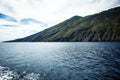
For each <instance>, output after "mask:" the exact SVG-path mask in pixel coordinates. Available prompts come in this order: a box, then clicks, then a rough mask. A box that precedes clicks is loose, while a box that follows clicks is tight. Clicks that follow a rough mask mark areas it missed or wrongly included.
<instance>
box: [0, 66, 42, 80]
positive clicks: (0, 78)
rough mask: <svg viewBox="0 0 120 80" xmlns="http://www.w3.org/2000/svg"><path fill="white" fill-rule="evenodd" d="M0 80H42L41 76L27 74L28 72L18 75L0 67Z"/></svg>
mask: <svg viewBox="0 0 120 80" xmlns="http://www.w3.org/2000/svg"><path fill="white" fill-rule="evenodd" d="M0 80H40V74H35V73H27V72H26V71H24V72H22V73H18V72H16V71H13V70H11V69H10V68H8V67H2V66H0Z"/></svg>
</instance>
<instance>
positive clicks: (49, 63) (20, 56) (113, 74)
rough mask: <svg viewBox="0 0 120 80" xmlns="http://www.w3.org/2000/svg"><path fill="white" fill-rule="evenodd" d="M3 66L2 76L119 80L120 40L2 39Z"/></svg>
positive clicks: (42, 79)
mask: <svg viewBox="0 0 120 80" xmlns="http://www.w3.org/2000/svg"><path fill="white" fill-rule="evenodd" d="M0 66H1V67H0V79H4V76H6V77H7V78H9V80H15V79H17V80H115V79H120V43H119V42H63V43H62V42H58V43H57V42H47V43H44V42H41V43H0ZM8 74H9V75H10V77H9V76H8Z"/></svg>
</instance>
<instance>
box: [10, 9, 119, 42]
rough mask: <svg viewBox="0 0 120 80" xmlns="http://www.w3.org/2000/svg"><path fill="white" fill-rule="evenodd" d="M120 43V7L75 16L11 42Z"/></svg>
mask: <svg viewBox="0 0 120 80" xmlns="http://www.w3.org/2000/svg"><path fill="white" fill-rule="evenodd" d="M74 41H75V42H80V41H120V7H116V8H113V9H109V10H107V11H103V12H101V13H98V14H94V15H89V16H86V17H80V16H74V17H72V18H70V19H68V20H66V21H64V22H62V23H60V24H57V25H55V26H53V27H50V28H48V29H45V30H44V31H41V32H39V33H36V34H34V35H31V36H28V37H25V38H22V39H17V40H12V41H9V42H74Z"/></svg>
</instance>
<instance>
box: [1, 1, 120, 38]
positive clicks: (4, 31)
mask: <svg viewBox="0 0 120 80" xmlns="http://www.w3.org/2000/svg"><path fill="white" fill-rule="evenodd" d="M116 6H120V0H0V13H4V14H7V15H9V16H12V17H14V18H15V19H16V20H21V19H23V18H33V19H36V20H38V21H41V22H44V23H46V24H48V26H47V27H45V28H48V27H50V26H53V25H55V24H58V23H59V22H62V21H64V20H66V19H68V18H70V17H72V16H74V15H79V16H86V15H91V14H95V13H98V12H101V11H104V10H107V9H110V8H113V7H116ZM1 22H3V21H1ZM0 25H1V24H0ZM11 25H12V24H11ZM29 26H30V25H29ZM0 27H1V26H0ZM45 28H43V27H41V26H38V27H34V26H33V25H32V26H30V27H26V28H24V26H23V25H22V26H18V28H14V27H9V28H8V27H7V28H6V27H5V28H4V27H3V26H2V27H1V28H0V33H1V34H0V36H3V37H1V38H0V40H10V39H16V38H19V37H24V36H27V35H30V34H33V33H31V32H32V29H33V31H34V33H35V31H36V32H38V31H41V30H43V29H45ZM16 29H17V30H18V32H16V31H15V30H16ZM4 36H6V37H4Z"/></svg>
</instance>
